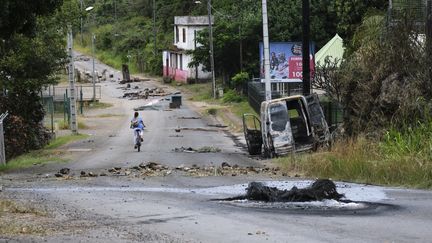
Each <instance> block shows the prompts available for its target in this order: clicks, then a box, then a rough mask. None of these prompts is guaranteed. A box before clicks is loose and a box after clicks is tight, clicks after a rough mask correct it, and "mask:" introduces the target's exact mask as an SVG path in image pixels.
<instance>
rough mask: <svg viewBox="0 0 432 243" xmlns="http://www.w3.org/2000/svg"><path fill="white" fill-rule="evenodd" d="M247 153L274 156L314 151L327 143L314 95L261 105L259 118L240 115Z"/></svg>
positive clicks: (287, 98)
mask: <svg viewBox="0 0 432 243" xmlns="http://www.w3.org/2000/svg"><path fill="white" fill-rule="evenodd" d="M243 132H244V135H245V138H246V143H247V147H248V152H249V154H251V155H258V154H263V155H264V156H265V157H275V156H281V155H285V154H288V153H291V152H301V151H308V150H313V149H316V148H318V147H320V146H323V145H326V144H328V143H329V141H330V131H329V127H328V125H327V122H326V120H325V117H324V112H323V110H322V108H321V105H320V102H319V99H318V95H316V94H312V95H309V96H303V95H294V96H289V97H284V98H279V99H273V100H269V101H264V102H262V103H261V109H260V118H258V117H257V116H255V115H252V114H244V115H243Z"/></svg>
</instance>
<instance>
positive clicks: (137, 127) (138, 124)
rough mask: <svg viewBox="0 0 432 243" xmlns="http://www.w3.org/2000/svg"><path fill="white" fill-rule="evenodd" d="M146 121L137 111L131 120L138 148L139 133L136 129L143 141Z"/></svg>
mask: <svg viewBox="0 0 432 243" xmlns="http://www.w3.org/2000/svg"><path fill="white" fill-rule="evenodd" d="M144 127H145V125H144V121H143V119H142V118H141V117H140V116H139V113H138V112H135V114H134V117H133V118H132V120H131V125H130V128H131V129H134V144H135V148H136V146H137V145H136V141H137V137H136V136H137V133H136V132H135V131H138V133H139V136H140V140H141V142H142V141H143V138H142V136H143V130H144Z"/></svg>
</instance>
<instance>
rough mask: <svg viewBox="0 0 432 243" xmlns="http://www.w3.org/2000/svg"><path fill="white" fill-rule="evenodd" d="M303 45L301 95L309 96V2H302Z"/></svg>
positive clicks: (305, 0) (304, 0)
mask: <svg viewBox="0 0 432 243" xmlns="http://www.w3.org/2000/svg"><path fill="white" fill-rule="evenodd" d="M302 10H303V43H302V49H303V51H302V59H303V95H309V94H310V86H311V85H310V46H309V45H310V39H309V38H310V37H309V34H310V33H309V32H310V26H309V16H310V12H309V11H310V9H309V0H303V5H302Z"/></svg>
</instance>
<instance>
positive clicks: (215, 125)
mask: <svg viewBox="0 0 432 243" xmlns="http://www.w3.org/2000/svg"><path fill="white" fill-rule="evenodd" d="M207 126H209V127H218V128H227V127H228V126H226V125H222V124H219V123H218V124H207Z"/></svg>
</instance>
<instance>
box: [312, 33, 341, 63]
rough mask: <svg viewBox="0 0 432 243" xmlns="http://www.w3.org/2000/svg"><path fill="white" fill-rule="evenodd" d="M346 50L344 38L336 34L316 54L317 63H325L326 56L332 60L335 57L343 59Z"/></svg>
mask: <svg viewBox="0 0 432 243" xmlns="http://www.w3.org/2000/svg"><path fill="white" fill-rule="evenodd" d="M344 51H345V48H344V47H343V39H342V38H341V37H340V36H339V35H338V34H336V35H335V36H334V37H333V38H332V39H331V40H330V41H329V42H327V44H325V45H324V46H323V47H322V48H321V49H320V50H319V51H318V52H317V53H316V54H315V63H316V65H317V66H319V65H320V64H321V65H323V64H324V61H325V59H326V57H329V58H330V60H332V61H334V60H335V59H338V60H342V58H343V54H344Z"/></svg>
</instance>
